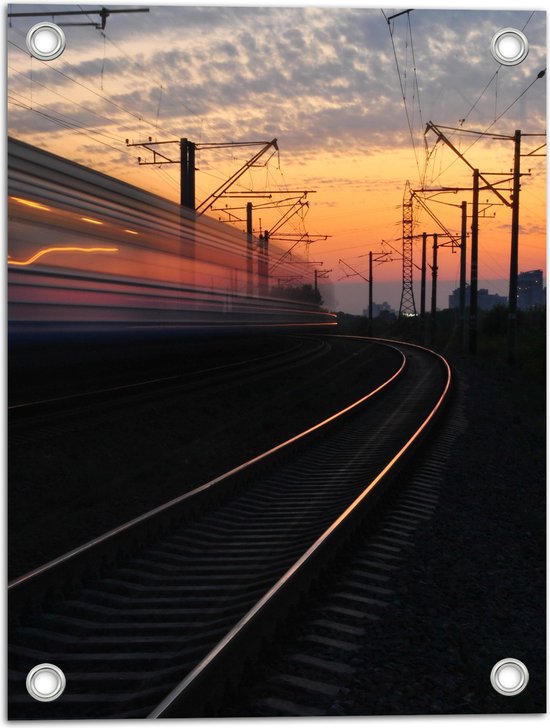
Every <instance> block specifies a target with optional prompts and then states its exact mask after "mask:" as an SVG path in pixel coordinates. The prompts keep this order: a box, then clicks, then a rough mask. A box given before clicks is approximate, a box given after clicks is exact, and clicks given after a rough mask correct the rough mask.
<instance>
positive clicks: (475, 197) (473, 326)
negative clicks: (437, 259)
mask: <svg viewBox="0 0 550 728" xmlns="http://www.w3.org/2000/svg"><path fill="white" fill-rule="evenodd" d="M478 236H479V169H474V183H473V193H472V251H471V254H470V255H471V259H470V336H469V351H470V354H476V353H477V259H478Z"/></svg>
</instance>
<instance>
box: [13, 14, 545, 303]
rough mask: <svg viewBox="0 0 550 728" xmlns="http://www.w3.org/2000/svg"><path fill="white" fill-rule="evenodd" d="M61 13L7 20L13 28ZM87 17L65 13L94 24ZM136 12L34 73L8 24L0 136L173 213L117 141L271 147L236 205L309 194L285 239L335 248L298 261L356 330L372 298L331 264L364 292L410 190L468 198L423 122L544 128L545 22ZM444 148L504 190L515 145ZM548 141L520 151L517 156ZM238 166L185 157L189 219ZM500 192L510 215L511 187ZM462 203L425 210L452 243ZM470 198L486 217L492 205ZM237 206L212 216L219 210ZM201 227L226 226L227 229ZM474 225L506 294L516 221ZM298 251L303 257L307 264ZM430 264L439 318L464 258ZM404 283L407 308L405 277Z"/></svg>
mask: <svg viewBox="0 0 550 728" xmlns="http://www.w3.org/2000/svg"><path fill="white" fill-rule="evenodd" d="M365 5H368V4H366V3H365ZM424 5H425V4H424ZM432 5H433V6H435V4H431V6H432ZM431 6H430V7H431ZM61 7H62V6H59V5H41V6H37V5H10V6H8V8H9V10H10V11H12V12H23V11H26V12H30V11H31V10H32V11H34V10H36V11H37V12H38V11H44V10H45V9H47V10H48V11H50V10H51V11H54V10H56V9H57V10H59V9H61ZM98 7H100V6H98V5H82V6H78V5H74V6H73V5H67V6H63V8H64V9H66V10H78V9H80V8H82V9H84V10H88V11H90V13H91V10H92V9H97V8H98ZM108 7H109V8H115V7H123V6H120V5H109V6H108ZM127 7H132V8H137V7H140V6H139V5H131V6H127ZM141 7H149V8H150V12H149V13H135V14H118V15H113V16H111V17H110V18H109V19H108V20H107V26H106V29H105V31H104V33H102V32H101V31H99V30H96V29H94V28H93V27H65V29H64V30H65V34H66V37H67V47H66V50H65V52H64V54H63V55H62V56H61V57H60V58H58V59H57V60H54V61H51V62H41V61H38V60H36V59H31V57H30V56H29V54H28V52H27V50H26V47H25V36H26V33H27V31H28V29H29V28H30V27H31V26H32V25H33V24H34V23H35V22H38V20H40V19H41V18H12V19H11V21H10V22H9V28H8V97H9V107H8V127H9V133H10V134H11V135H12V136H14V137H16V138H19V139H22V140H24V141H27V142H29V143H31V144H34V145H36V146H38V147H41V148H44V149H47V150H49V151H52V152H54V153H56V154H60V155H63V156H65V157H68V158H70V159H73V160H74V161H76V162H79V163H81V164H85V165H88V166H90V167H92V168H94V169H97V170H100V171H102V172H104V173H107V174H110V175H113V176H114V177H117V178H120V179H123V180H125V181H127V182H129V183H131V184H134V185H137V186H140V187H144V188H146V189H149V190H151V191H152V192H155V193H157V194H159V195H162V196H165V197H168V198H170V199H173V200H178V199H179V192H178V189H179V182H178V174H179V173H178V168H177V165H168V166H164V167H162V168H161V169H159V168H157V167H154V166H139V165H138V163H137V156H138V155H141V156H142V157H145V156H146V153H145V152H143V151H139V150H138V149H136V148H127V147H126V144H125V139H129V140H130V141H132V142H140V141H145V140H147V138H148V137H152V138H153V139H154V140H158V141H166V140H176V139H179V138H180V137H187V138H189V139H191V140H192V141H195V142H197V143H201V142H202V143H205V142H225V141H234V142H239V141H261V140H265V141H268V140H271V139H273V138H275V137H276V138H277V140H278V144H279V149H280V153H279V154H275V155H273V156H272V157H271V158H270V159H269V162H268V163H267V165H266V166H261V167H257V168H255V169H253V170H251V171H250V172H248V173H247V174H246V175H245V176H244V177H242V178H241V180H240V182H239V184H238V185H237V186H235V187H234V190H235V191H245V190H247V191H248V190H253V191H254V192H262V191H263V190H266V189H269V190H274V189H277V190H281V192H282V191H284V190H285V189H291V190H315V191H316V192H315V193H314V194H313V193H312V194H310V195H308V200H309V201H310V206H309V208H307V214H305V213H306V208H303V212H304V216H295V217H294V218H292V221H291V222H289V223H288V224H287V226H286V227H285V228H284V229H283V230H282V231H284V232H288V233H292V232H296V231H302V232H303V231H307V232H308V233H309V234H310V235H311V236H316V235H318V236H324V235H327V236H330V237H328V239H327V240H319V241H318V242H315V243H313V244H312V245H311V246H310V249H309V257H310V259H311V260H312V261H319V264H316V265H317V267H318V268H324V269H327V270H328V269H330V270H331V273H330V279H331V281H332V282H333V284H334V286H335V301H334V302H333V305H334V306H335V307H336V308H338V309H342V310H347V311H350V312H354V313H359V312H360V311H361V310H362V309H363V308H365V306H366V305H367V284H366V283H365V282H364V280H362V279H360V278H358V277H351V278H344V276H345V275H346V273H350V272H351V271H350V268H349V267H347V268H346V266H342V264H341V263H339V259H343V260H345V261H346V262H347V263H348V265H349V266H352V267H353V268H354V269H356V270H357V271H359V272H360V273H362V274H363V275H365V276H366V275H367V270H368V267H367V258H366V257H360V256H365V255H367V254H368V252H369V250H372V251H375V252H378V251H381V250H382V242H381V241H382V240H386V241H388V242H389V243H390V244H391V245H392V246H395V248H397V250H398V251H399V250H400V247H401V225H402V224H401V220H402V200H403V193H404V189H405V183H406V181H407V180H410V183H411V186H412V187H413V188H415V189H419V188H420V187H421V186H422V183H421V179H422V178H423V179H424V184H425V186H427V187H430V188H433V187H439V186H448V187H468V186H471V179H472V178H471V170H469V169H468V167H467V166H466V165H465V164H464V163H463V162H462V161H461V160H460V159H458V157H457V156H456V154H455V153H454V152H453V151H452V150H450V149H449V148H448V147H446V146H445V145H443V144H442V143H439V144H437V145H436V146H434V145H435V141H436V139H435V136H434V134H433V133H428V134H427V135H426V136H424V129H425V125H426V122H427V121H428V120H431V121H432V122H434V123H435V124H438V125H444V126H449V127H458V126H459V125H460V124H461V125H462V128H463V129H469V130H475V131H485V130H487V131H490V132H492V133H498V134H499V135H510V136H512V135H513V133H514V130H515V129H521V130H522V132H524V133H529V134H540V133H543V132H544V131H545V129H546V119H545V110H546V96H545V89H546V78H541V79H537V74H538V73H539V72H540V71H542V70H543V69H544V68H545V67H546V45H545V44H546V18H545V13H544V12H542V11H540V10H539V11H535V12H533V11H532V9H531V10H529V9H528V10H521V11H504V10H487V11H477V10H460V11H457V10H435V9H428V8H425V9H418V10H414V11H412V12H411V13H410V14H408V15H407V14H405V15H402V16H400V17H398V18H395V19H394V20H392V21H391V22H390V25H388V23H387V22H386V17H389V16H390V15H392V14H394V13H396V12H399V9H397V10H396V9H393V8H392V9H384V11H383V12H382V10H380V9H379V8H374V7H372V5H368V7H350V8H344V7H342V8H337V9H334V8H329V7H327V6H313V5H311V4H310V5H308V6H305V7H299V8H296V7H283V6H266V5H262V7H253V6H246V7H230V6H226V5H224V6H223V7H211V6H210V7H208V6H202V7H197V6H192V5H191V4H188V3H183V4H180V5H178V6H175V5H170V6H162V5H155V4H151V5H144V6H141ZM539 7H540V6H539ZM384 14H385V15H384ZM385 16H386V17H385ZM44 19H46V18H44ZM90 19H92V20H97V15H90ZM88 20H89V19H88V18H87V17H86V16H83V17H82V18H77V19H74V18H69V19H65V20H63V19H62V18H59V19H57V21H56V22H60V23H63V22H70V21H73V22H75V21H79V22H88ZM504 27H513V28H517V29H519V30H522V29H523V30H524V33H525V34H526V36H527V38H528V40H529V44H530V51H529V55H528V56H527V59H526V60H525V61H524V62H523V63H521V64H520V65H518V66H499V64H498V63H497V62H496V61H495V60H494V59H493V57H492V56H491V53H490V43H491V38H492V37H493V35H494V33H495V32H496V31H497V30H500V29H501V28H504ZM390 30H391V31H392V34H390ZM392 35H393V45H392ZM394 48H395V56H394ZM396 58H397V64H396ZM415 69H416V72H415ZM531 84H532V85H531ZM402 89H403V92H402ZM403 95H404V96H405V102H406V109H405V105H404V101H403ZM406 112H407V113H408V119H409V124H410V129H409V124H408V123H407V114H406ZM499 117H500V118H499ZM461 120H464V121H462V122H461ZM446 133H448V135H449V137H450V138H451V139H452V142H453V144H454V145H455V146H456V147H457V148H459V149H460V150H461V151H462V152H463V153H464V154H465V156H466V157H467V159H468V160H469V161H470V163H471V164H472V165H473V166H476V167H478V168H479V169H480V170H482V171H483V172H499V173H500V172H503V173H504V176H506V174H508V173H509V171H510V169H511V167H512V164H513V142H512V141H509V140H499V139H493V138H491V137H490V136H487V137H484V138H479V137H478V136H477V135H472V134H466V133H457V132H455V131H448V132H446ZM544 142H545V139H544V138H543V137H539V136H532V137H531V136H529V137H525V138H524V139H523V142H522V143H523V151H524V153H528V152H530V151H532V150H534V149H535V148H536V147H539V146H540V145H542V144H543V143H544ZM245 150H246V151H245V152H243V150H242V149H238V148H236V149H232V150H223V151H222V152H213V151H207V150H204V151H201V152H199V153H198V156H197V165H196V166H197V168H198V172H197V201H198V202H200V201H201V200H202V199H204V198H205V197H207V196H208V195H209V194H210V193H211V192H212V191H213V190H214V189H215V188H216V187H217V186H218V185H219V184H221V182H222V181H223V180H224V179H226V178H227V177H229V176H230V175H231V174H232V173H233V172H234V171H235V170H236V169H238V168H239V167H240V166H241V165H242V164H243V162H244V160H245V158H246V155H247V154H252V153H253V151H254V150H250V149H247V148H245ZM542 151H544V149H543V150H542ZM176 153H177V148H176V147H175V146H174V154H176ZM268 156H269V155H266V157H265V158H266V159H267V157H268ZM528 170H530V176H525V177H523V180H522V191H521V207H520V222H521V237H520V262H519V268H520V271H523V270H531V269H534V268H543V269H544V270H545V251H546V247H545V245H546V180H545V159H544V158H543V157H530V158H525V157H524V158H523V159H522V171H523V172H527V171H528ZM495 179H498V178H495ZM505 186H506V187H507V191H504V192H503V194H504V196H505V197H507V198H509V191H508V188H509V183H506V185H505ZM283 196H284V195H281V197H283ZM463 199H466V200H468V201H470V200H471V193H470V192H461V193H458V194H446V195H439V196H437V197H436V198H434V199H433V200H432V201H431V202H429V205H430V207H431V209H432V210H433V211H434V213H435V214H436V215H437V216H438V217H439V218H440V219H441V220H442V221H443V222H444V223H445V225H446V226H447V227H448V228H449V229H450V230H451V231H452V232H457V233H458V231H459V227H460V209H459V207H458V206H459V205H460V202H461V201H462V200H463ZM481 199H482V200H483V201H485V200H488V201H489V202H490V203H495V202H497V199H496V197H494V195H491V194H490V193H489V192H483V193H482V196H481ZM253 202H254V204H255V205H260V204H263V203H265V202H266V200H264V199H262V198H254V199H253ZM236 204H237V203H235V200H224V201H223V203H218V205H217V207H221V206H223V205H228V206H229V205H230V206H234V205H236ZM243 204H244V203H243ZM415 213H416V215H417V218H416V221H415V233H421V232H422V231H427V232H430V233H431V232H440V231H439V230H438V229H437V227H436V226H435V223H434V222H433V221H432V220H431V219H430V218H429V217H428V216H427V214H426V213H425V212H423V211H420V210H416V211H415ZM210 214H212V215H216V216H219V217H220V218H222V219H227V214H226V213H224V212H213V213H210ZM235 214H238V215H241V216H244V214H243V212H238V211H237V212H236V213H235ZM281 214H282V213H281V211H280V210H264V211H261V212H260V211H259V210H257V211H256V213H255V216H254V226H255V228H256V229H257V230H259V226H260V219H261V224H262V227H263V228H269V227H270V226H271V225H273V224H274V222H275V221H276V220H277V219H278V217H280V215H281ZM486 214H487V215H491V217H486V218H483V219H481V221H480V263H479V271H480V282H479V285H480V287H481V288H489V289H490V292H494V293H500V294H501V295H506V294H507V278H508V271H509V250H510V218H511V213H510V210H509V208H507V207H503V206H491V207H489V208H488V209H487V212H486ZM493 214H495V217H492V215H493ZM228 224H229V223H228ZM237 227H241V228H244V224H243V223H239V224H238V225H237ZM419 246H420V243H419V242H418V244H415V252H414V254H415V262H416V263H419V262H420V247H419ZM386 249H389V248H388V246H386ZM301 252H302V254H303V255H306V250H305V249H304V248H302V251H301ZM393 257H394V260H393V262H391V263H387V264H384V265H381V266H379V267H377V268H376V269H375V285H374V298H375V301H377V302H379V303H381V302H382V301H384V300H387V301H389V303H390V304H391V305H392V306H394V307H396V308H398V307H399V300H400V293H401V262H400V260H398V254H397V253H394V256H393ZM321 261H322V264H321V263H320V262H321ZM439 263H440V270H439V273H440V278H441V286H440V297H439V300H438V305H439V307H441V308H444V307H446V306H447V296H448V294H449V292H450V291H451V290H452V289H453V288H456V287H457V285H458V270H459V255H458V254H455V255H453V254H452V252H451V250H450V249H443V250H441V251H440V255H439ZM468 266H469V263H468ZM468 277H469V275H468ZM415 278H416V279H417V280H416V282H415V289H416V290H415V293H416V295H417V306H418V293H417V288H418V286H417V285H416V283H417V282H418V281H419V273H418V271H416V269H415Z"/></svg>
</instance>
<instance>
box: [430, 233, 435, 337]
mask: <svg viewBox="0 0 550 728" xmlns="http://www.w3.org/2000/svg"><path fill="white" fill-rule="evenodd" d="M433 240H434V243H433V259H432V310H431V316H430V318H431V321H430V339H431V343H432V344H433V342H434V338H435V315H436V313H437V233H434V234H433Z"/></svg>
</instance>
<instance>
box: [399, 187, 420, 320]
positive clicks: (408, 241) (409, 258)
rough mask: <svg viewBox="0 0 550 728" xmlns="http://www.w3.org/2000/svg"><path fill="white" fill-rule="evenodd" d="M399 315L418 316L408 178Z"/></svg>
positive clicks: (405, 194)
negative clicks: (415, 301) (414, 288)
mask: <svg viewBox="0 0 550 728" xmlns="http://www.w3.org/2000/svg"><path fill="white" fill-rule="evenodd" d="M399 316H416V306H415V305H414V291H413V196H412V192H411V186H410V184H409V181H408V180H407V183H406V185H405V193H404V195H403V289H402V291H401V303H400V304H399Z"/></svg>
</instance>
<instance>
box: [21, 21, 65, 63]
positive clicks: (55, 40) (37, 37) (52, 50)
mask: <svg viewBox="0 0 550 728" xmlns="http://www.w3.org/2000/svg"><path fill="white" fill-rule="evenodd" d="M26 43H27V48H28V49H29V53H30V54H31V55H32V56H34V57H35V58H38V59H39V60H41V61H53V59H54V58H57V57H58V56H60V55H61V54H62V53H63V51H64V50H65V43H66V41H65V33H64V32H63V31H62V30H61V28H60V27H59V25H56V24H55V23H46V22H44V23H37V24H36V25H33V26H32V28H31V29H30V30H29V32H28V33H27V38H26Z"/></svg>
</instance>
